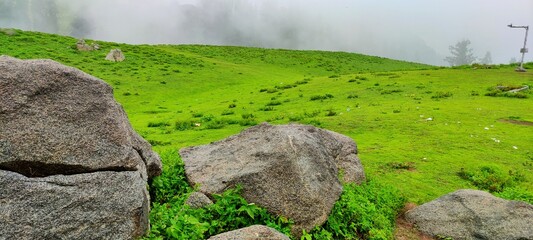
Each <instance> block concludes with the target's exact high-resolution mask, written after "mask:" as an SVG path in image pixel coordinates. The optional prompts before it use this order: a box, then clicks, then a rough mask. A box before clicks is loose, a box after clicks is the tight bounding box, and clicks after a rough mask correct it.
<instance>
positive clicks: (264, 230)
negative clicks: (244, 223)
mask: <svg viewBox="0 0 533 240" xmlns="http://www.w3.org/2000/svg"><path fill="white" fill-rule="evenodd" d="M266 239H268V240H289V237H287V236H285V235H284V234H283V233H280V232H278V231H277V230H276V229H274V228H271V227H267V226H263V225H252V226H249V227H245V228H241V229H237V230H233V231H229V232H225V233H221V234H218V235H215V236H212V237H210V238H209V240H266Z"/></svg>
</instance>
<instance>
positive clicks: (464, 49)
mask: <svg viewBox="0 0 533 240" xmlns="http://www.w3.org/2000/svg"><path fill="white" fill-rule="evenodd" d="M469 46H470V40H462V41H459V42H457V43H456V44H455V45H453V46H450V47H449V49H450V53H451V54H452V56H449V57H446V58H445V59H444V61H446V62H448V63H449V64H450V65H451V66H460V65H468V64H472V62H474V61H475V60H476V57H474V53H473V51H474V50H472V48H470V47H469Z"/></svg>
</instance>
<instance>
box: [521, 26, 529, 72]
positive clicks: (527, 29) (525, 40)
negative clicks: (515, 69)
mask: <svg viewBox="0 0 533 240" xmlns="http://www.w3.org/2000/svg"><path fill="white" fill-rule="evenodd" d="M525 28H526V37H525V38H524V47H523V48H522V49H520V52H522V59H521V60H520V69H521V70H524V55H526V52H527V50H526V44H527V33H528V32H529V26H526V27H525Z"/></svg>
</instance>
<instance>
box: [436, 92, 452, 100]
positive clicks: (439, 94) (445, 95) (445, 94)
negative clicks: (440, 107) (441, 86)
mask: <svg viewBox="0 0 533 240" xmlns="http://www.w3.org/2000/svg"><path fill="white" fill-rule="evenodd" d="M451 96H453V94H452V93H451V92H436V93H435V95H433V96H431V98H432V99H441V98H449V97H451Z"/></svg>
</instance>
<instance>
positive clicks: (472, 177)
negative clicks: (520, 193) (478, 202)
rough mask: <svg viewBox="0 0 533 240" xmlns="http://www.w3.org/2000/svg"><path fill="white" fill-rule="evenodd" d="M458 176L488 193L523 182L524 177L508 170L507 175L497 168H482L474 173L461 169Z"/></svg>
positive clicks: (500, 190)
mask: <svg viewBox="0 0 533 240" xmlns="http://www.w3.org/2000/svg"><path fill="white" fill-rule="evenodd" d="M459 176H460V177H461V178H463V179H465V180H468V181H470V182H471V183H472V184H473V185H474V186H476V187H478V188H480V189H482V190H487V191H489V192H502V191H503V190H504V189H505V188H507V187H513V186H515V185H516V184H517V183H519V182H522V181H524V176H523V175H522V174H521V173H519V172H515V171H512V170H510V171H509V172H508V173H507V174H506V173H505V172H504V171H503V170H501V169H500V168H499V167H497V166H482V167H480V168H479V169H478V170H476V171H465V170H464V169H461V171H460V172H459Z"/></svg>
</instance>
